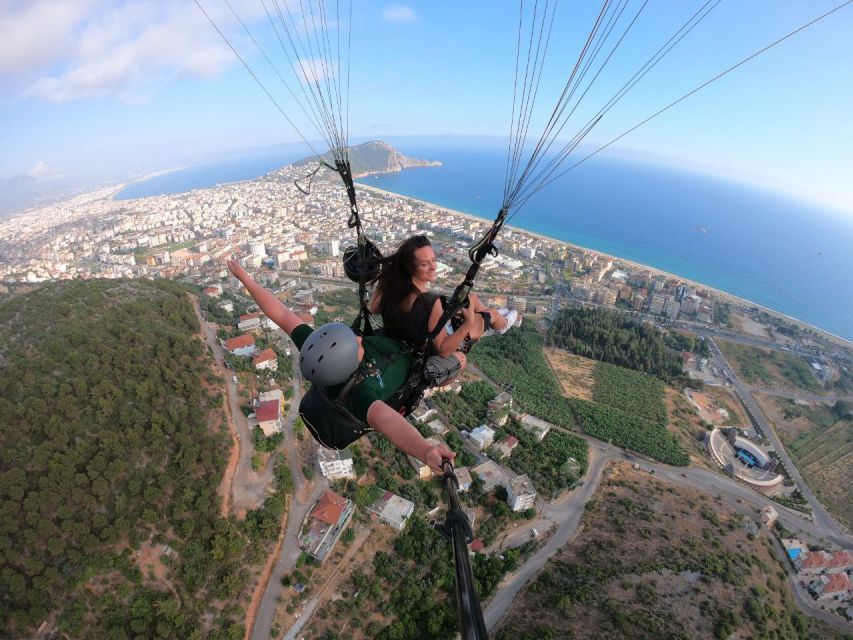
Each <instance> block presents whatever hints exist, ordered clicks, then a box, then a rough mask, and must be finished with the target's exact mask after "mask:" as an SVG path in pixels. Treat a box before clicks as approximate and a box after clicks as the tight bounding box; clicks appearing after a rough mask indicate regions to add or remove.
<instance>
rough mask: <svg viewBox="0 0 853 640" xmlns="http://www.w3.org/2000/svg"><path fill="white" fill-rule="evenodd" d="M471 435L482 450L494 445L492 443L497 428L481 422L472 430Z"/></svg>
mask: <svg viewBox="0 0 853 640" xmlns="http://www.w3.org/2000/svg"><path fill="white" fill-rule="evenodd" d="M469 437H470V438H471V442H473V443H474V445H475V446H476V447H477V449H479V450H480V451H482V450H483V449H486V448H488V447H490V446H492V443H493V442H494V441H495V430H494V429H490V428H489V427H487V426H486V425H484V424H481V425H480V426H479V427H477V428H476V429H474V430H473V431H472V432H471V434H470V436H469Z"/></svg>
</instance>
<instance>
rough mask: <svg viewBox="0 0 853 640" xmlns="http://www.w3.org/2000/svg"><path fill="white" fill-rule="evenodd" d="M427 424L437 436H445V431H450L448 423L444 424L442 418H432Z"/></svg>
mask: <svg viewBox="0 0 853 640" xmlns="http://www.w3.org/2000/svg"><path fill="white" fill-rule="evenodd" d="M427 426H428V427H429V428H430V430H431V431H432V432H433V433H434V434H435V435H437V436H443V435H444V434H445V433H447V432H448V431H449V429H448V428H447V425H446V424H444V423H443V422H442V421H441V420H439V419H438V418H436V419H435V420H431V421H430V422H429V424H427Z"/></svg>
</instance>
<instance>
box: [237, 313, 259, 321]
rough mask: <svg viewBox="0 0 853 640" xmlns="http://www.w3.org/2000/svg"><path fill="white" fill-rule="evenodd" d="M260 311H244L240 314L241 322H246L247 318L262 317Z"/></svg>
mask: <svg viewBox="0 0 853 640" xmlns="http://www.w3.org/2000/svg"><path fill="white" fill-rule="evenodd" d="M260 317H261V314H260V313H244V314H243V315H242V316H240V322H245V321H246V320H254V319H255V318H260Z"/></svg>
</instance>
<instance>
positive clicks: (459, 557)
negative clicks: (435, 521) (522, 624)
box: [441, 458, 489, 640]
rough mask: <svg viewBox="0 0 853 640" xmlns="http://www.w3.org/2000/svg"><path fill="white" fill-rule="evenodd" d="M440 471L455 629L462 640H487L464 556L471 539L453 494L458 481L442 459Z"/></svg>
mask: <svg viewBox="0 0 853 640" xmlns="http://www.w3.org/2000/svg"><path fill="white" fill-rule="evenodd" d="M441 468H442V470H443V471H444V475H443V479H444V487H445V489H446V490H447V501H448V503H449V505H450V508H449V509H448V510H447V515H446V516H445V520H444V532H445V535H447V536H448V537H449V538H450V541H451V543H452V544H453V564H454V567H455V569H456V608H457V612H458V614H459V626H460V629H461V630H462V638H463V639H464V640H488V637H489V634H488V632H487V631H486V623H485V621H484V620H483V610H482V609H481V608H480V596H479V594H478V593H477V582H476V581H475V579H474V572H473V570H472V569H471V559H470V557H469V556H468V544H470V543H471V542H472V541H473V539H474V535H473V534H472V533H471V524H470V523H469V521H468V516H466V515H465V512H464V511H462V507H461V506H460V505H459V496H458V495H457V490H458V488H459V481H458V480H457V479H456V474H455V473H454V471H453V464H452V463H451V462H450V460H449V459H448V458H442V460H441Z"/></svg>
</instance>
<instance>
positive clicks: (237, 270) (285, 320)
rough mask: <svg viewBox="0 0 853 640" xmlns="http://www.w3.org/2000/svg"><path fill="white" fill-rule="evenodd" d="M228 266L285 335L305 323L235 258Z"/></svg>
mask: <svg viewBox="0 0 853 640" xmlns="http://www.w3.org/2000/svg"><path fill="white" fill-rule="evenodd" d="M228 268H229V269H230V270H231V273H233V274H234V277H235V278H237V279H238V280H239V281H240V282H242V283H243V286H244V287H246V289H248V291H249V295H251V296H252V298H253V299H254V300H255V302H257V303H258V306H259V307H260V308H261V311H263V312H264V313H265V314H266V316H267V317H268V318H269V319H270V320H272V321H273V322H275V323H276V324H277V325H278V326H279V327H281V328H282V330H283V331H284V332H285V333H287V335H290V334H291V333H293V330H294V329H295V328H296V327H298V326H299V325H301V324H305V321H304V320H302V318H300V317H299V316H298V315H296V314H295V313H293V311H291V310H290V309H288V308H287V307H285V306H284V304H283V303H282V302H281V300H279V299H278V298H276V297H275V296H274V295H273V293H272V292H271V291H268V290H266V289H264V288H263V287H262V286H261V285H259V284H258V283H257V282H255V281H254V280H253V279H252V277H251V276H250V275H249V274H248V273H246V270H245V269H244V268H243V267H242V266H240V264H239V263H238V262H237V261H236V260H229V261H228Z"/></svg>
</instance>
